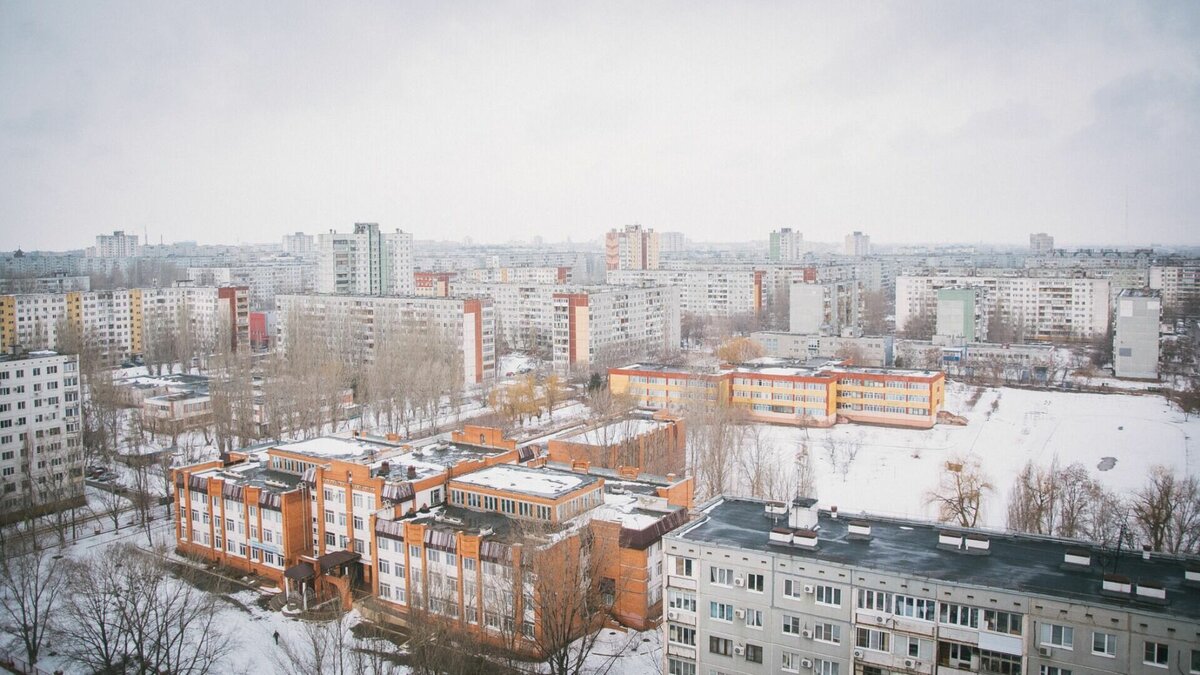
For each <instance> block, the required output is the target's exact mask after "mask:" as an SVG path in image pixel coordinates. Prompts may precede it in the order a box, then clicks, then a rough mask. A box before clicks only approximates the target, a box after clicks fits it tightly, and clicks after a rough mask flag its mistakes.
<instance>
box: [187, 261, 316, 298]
mask: <svg viewBox="0 0 1200 675" xmlns="http://www.w3.org/2000/svg"><path fill="white" fill-rule="evenodd" d="M187 273H188V278H189V279H191V280H192V282H194V283H195V284H196V285H198V286H245V287H246V288H248V289H249V291H250V308H251V309H253V310H255V311H273V310H274V309H275V296H276V295H291V294H299V293H312V292H314V291H315V290H316V286H317V263H316V262H315V261H312V260H291V259H268V260H259V261H257V262H254V263H251V264H245V265H229V266H223V267H189V268H188V270H187Z"/></svg>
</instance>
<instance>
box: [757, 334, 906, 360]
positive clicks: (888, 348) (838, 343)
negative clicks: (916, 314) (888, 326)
mask: <svg viewBox="0 0 1200 675" xmlns="http://www.w3.org/2000/svg"><path fill="white" fill-rule="evenodd" d="M750 339H751V340H754V341H755V342H757V343H759V344H760V345H762V346H763V349H764V350H765V353H764V354H763V356H773V357H775V358H781V359H798V360H800V361H805V360H809V359H815V358H820V357H825V358H838V359H848V360H849V361H850V364H851V365H855V366H867V367H873V368H886V367H889V366H891V365H892V364H893V359H894V358H895V356H894V344H895V339H894V338H892V336H890V335H863V336H856V337H849V336H847V337H843V336H841V335H820V334H810V335H805V334H802V333H783V332H779V331H757V332H754V333H751V334H750Z"/></svg>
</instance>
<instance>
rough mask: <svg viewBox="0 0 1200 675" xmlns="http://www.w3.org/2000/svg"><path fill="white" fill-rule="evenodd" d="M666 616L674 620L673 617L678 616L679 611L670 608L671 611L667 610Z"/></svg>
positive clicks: (676, 617)
mask: <svg viewBox="0 0 1200 675" xmlns="http://www.w3.org/2000/svg"><path fill="white" fill-rule="evenodd" d="M667 618H668V619H670V620H671V621H674V620H675V619H678V618H679V612H676V611H675V610H671V611H669V612H667Z"/></svg>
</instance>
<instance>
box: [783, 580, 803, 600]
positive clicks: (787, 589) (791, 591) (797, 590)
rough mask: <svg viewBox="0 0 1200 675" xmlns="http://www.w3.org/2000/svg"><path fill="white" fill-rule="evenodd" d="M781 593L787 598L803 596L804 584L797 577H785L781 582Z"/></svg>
mask: <svg viewBox="0 0 1200 675" xmlns="http://www.w3.org/2000/svg"><path fill="white" fill-rule="evenodd" d="M783 594H784V595H785V596H787V597H789V598H802V597H804V584H802V583H800V581H799V580H798V579H785V580H784V582H783Z"/></svg>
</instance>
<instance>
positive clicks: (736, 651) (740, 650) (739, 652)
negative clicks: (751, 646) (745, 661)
mask: <svg viewBox="0 0 1200 675" xmlns="http://www.w3.org/2000/svg"><path fill="white" fill-rule="evenodd" d="M733 653H734V654H737V655H738V656H741V655H742V654H745V653H746V648H745V647H743V646H741V645H737V646H736V647H734V648H733Z"/></svg>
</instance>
